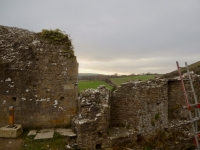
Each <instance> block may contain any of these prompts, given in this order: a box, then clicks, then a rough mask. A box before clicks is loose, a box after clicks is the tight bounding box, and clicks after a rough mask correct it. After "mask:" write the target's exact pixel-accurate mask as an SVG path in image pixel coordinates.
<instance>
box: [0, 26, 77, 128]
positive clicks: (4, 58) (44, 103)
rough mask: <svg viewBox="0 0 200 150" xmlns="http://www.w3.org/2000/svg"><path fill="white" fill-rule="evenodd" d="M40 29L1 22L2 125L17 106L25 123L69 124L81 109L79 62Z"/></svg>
mask: <svg viewBox="0 0 200 150" xmlns="http://www.w3.org/2000/svg"><path fill="white" fill-rule="evenodd" d="M64 48H65V46H64V45H55V44H51V43H50V42H49V41H48V40H45V39H43V38H41V36H40V34H39V33H34V32H30V31H28V30H24V29H19V28H14V27H5V26H0V55H1V57H0V114H1V115H0V126H4V125H7V123H8V107H9V106H10V105H13V106H14V107H15V123H19V124H22V125H23V127H56V126H67V125H69V124H70V122H71V121H70V119H71V118H72V117H73V116H74V115H75V114H76V113H77V96H78V90H77V76H78V63H77V61H76V57H75V56H73V52H72V53H66V52H65V51H63V49H64Z"/></svg>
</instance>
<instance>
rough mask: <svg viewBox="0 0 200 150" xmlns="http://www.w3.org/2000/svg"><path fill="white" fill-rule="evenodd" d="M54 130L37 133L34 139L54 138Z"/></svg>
mask: <svg viewBox="0 0 200 150" xmlns="http://www.w3.org/2000/svg"><path fill="white" fill-rule="evenodd" d="M53 134H54V132H44V133H37V135H36V136H35V138H34V140H38V139H51V138H53Z"/></svg>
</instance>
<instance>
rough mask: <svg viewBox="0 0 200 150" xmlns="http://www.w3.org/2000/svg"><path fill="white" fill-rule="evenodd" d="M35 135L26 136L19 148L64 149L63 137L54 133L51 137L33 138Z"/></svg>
mask: <svg viewBox="0 0 200 150" xmlns="http://www.w3.org/2000/svg"><path fill="white" fill-rule="evenodd" d="M34 137H35V136H27V137H26V138H25V139H24V142H23V145H22V147H21V149H20V150H49V149H51V150H65V145H66V142H65V141H64V137H63V136H61V135H60V134H58V133H54V137H53V138H52V139H42V140H34Z"/></svg>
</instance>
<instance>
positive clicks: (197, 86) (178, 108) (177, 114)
mask: <svg viewBox="0 0 200 150" xmlns="http://www.w3.org/2000/svg"><path fill="white" fill-rule="evenodd" d="M183 77H184V80H186V79H188V77H187V76H186V75H185V74H184V75H183ZM192 79H193V86H194V90H195V94H196V96H197V100H199V99H200V78H199V76H198V75H195V74H192ZM184 83H185V88H186V91H191V86H190V82H189V81H187V80H186V81H184ZM168 87H169V88H168V95H169V102H168V103H169V104H168V111H169V119H170V121H184V120H187V119H189V117H188V111H187V109H184V108H186V102H185V98H184V94H183V92H182V87H181V81H180V80H179V79H170V80H169V81H168ZM188 99H189V102H190V104H194V103H195V102H194V96H193V93H188Z"/></svg>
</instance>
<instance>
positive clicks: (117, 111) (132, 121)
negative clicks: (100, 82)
mask: <svg viewBox="0 0 200 150" xmlns="http://www.w3.org/2000/svg"><path fill="white" fill-rule="evenodd" d="M111 125H112V126H124V127H127V128H130V129H134V130H135V131H136V132H137V133H138V135H145V136H146V137H147V135H148V134H151V135H152V134H154V133H155V131H156V130H158V129H163V128H166V127H167V126H168V84H167V81H166V80H162V79H160V80H149V81H145V82H142V81H132V82H128V83H123V84H121V86H120V87H119V88H118V89H117V90H116V91H114V93H113V96H112V99H111Z"/></svg>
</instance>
